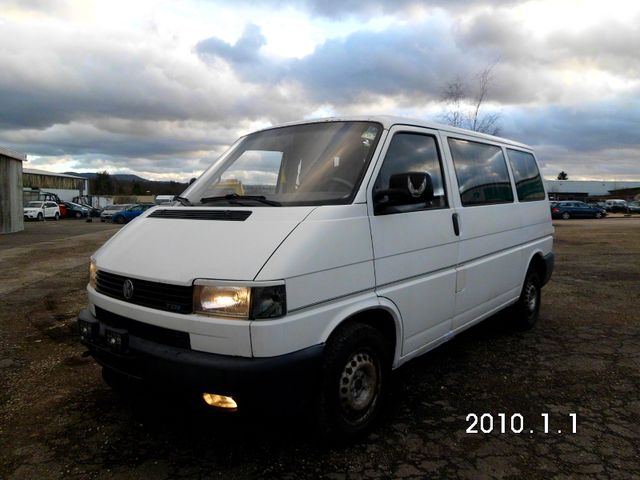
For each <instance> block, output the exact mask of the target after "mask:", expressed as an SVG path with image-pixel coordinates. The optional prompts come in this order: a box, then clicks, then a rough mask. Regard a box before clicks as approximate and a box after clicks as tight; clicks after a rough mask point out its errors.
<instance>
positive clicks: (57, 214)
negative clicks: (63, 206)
mask: <svg viewBox="0 0 640 480" xmlns="http://www.w3.org/2000/svg"><path fill="white" fill-rule="evenodd" d="M53 219H54V220H55V221H56V222H57V221H58V220H60V214H59V213H58V212H56V214H55V215H54V216H53Z"/></svg>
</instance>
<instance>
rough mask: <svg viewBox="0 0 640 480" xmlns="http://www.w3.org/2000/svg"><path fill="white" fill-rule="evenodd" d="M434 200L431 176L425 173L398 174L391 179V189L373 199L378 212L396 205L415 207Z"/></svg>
mask: <svg viewBox="0 0 640 480" xmlns="http://www.w3.org/2000/svg"><path fill="white" fill-rule="evenodd" d="M431 200H433V182H432V180H431V175H429V174H428V173H425V172H407V173H396V174H395V175H391V178H390V179H389V188H388V189H387V190H380V191H378V192H376V193H375V195H374V197H373V201H374V208H375V209H376V211H380V210H385V209H386V208H387V207H393V206H396V205H413V204H416V203H427V202H430V201H431Z"/></svg>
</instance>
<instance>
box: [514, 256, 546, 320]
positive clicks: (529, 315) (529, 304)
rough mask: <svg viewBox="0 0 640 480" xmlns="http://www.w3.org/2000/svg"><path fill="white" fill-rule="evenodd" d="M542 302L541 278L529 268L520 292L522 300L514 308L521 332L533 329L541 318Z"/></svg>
mask: <svg viewBox="0 0 640 480" xmlns="http://www.w3.org/2000/svg"><path fill="white" fill-rule="evenodd" d="M541 300H542V286H541V285H540V276H539V275H538V272H536V270H535V269H533V268H529V270H528V271H527V275H526V277H525V279H524V285H523V286H522V291H521V292H520V298H519V299H518V303H516V304H515V307H514V313H515V316H516V325H517V326H518V328H520V329H521V330H529V329H530V328H533V326H534V325H535V324H536V322H537V321H538V317H539V316H540V302H541Z"/></svg>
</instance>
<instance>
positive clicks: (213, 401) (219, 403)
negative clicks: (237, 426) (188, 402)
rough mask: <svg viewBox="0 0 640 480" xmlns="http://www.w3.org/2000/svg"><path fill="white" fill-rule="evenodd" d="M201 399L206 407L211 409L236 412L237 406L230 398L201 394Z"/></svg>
mask: <svg viewBox="0 0 640 480" xmlns="http://www.w3.org/2000/svg"><path fill="white" fill-rule="evenodd" d="M202 399H203V400H204V401H205V402H206V404H207V405H211V406H212V407H217V408H223V409H224V410H237V408H238V404H237V403H236V401H235V400H234V399H233V398H232V397H225V396H224V395H217V394H215V393H203V394H202Z"/></svg>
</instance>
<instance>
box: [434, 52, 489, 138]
mask: <svg viewBox="0 0 640 480" xmlns="http://www.w3.org/2000/svg"><path fill="white" fill-rule="evenodd" d="M495 66H496V63H492V64H491V65H489V66H488V67H487V68H485V69H484V70H483V71H482V72H480V74H479V75H478V76H477V77H476V79H475V80H476V81H477V85H476V86H475V88H474V89H471V90H470V89H469V87H468V86H467V85H466V84H465V82H464V81H463V80H462V79H461V78H460V77H459V76H458V77H456V78H455V79H453V80H451V81H450V82H447V83H446V84H445V86H444V88H443V89H442V101H443V102H444V104H445V105H446V110H445V112H444V113H443V114H442V115H441V120H442V121H443V122H444V123H446V124H448V125H452V126H454V127H461V128H468V129H469V130H474V131H476V132H481V133H488V134H490V135H498V133H499V132H500V125H499V121H500V114H499V113H496V112H494V113H484V112H483V107H484V104H485V102H486V100H487V97H488V94H489V89H490V87H491V84H492V82H493V68H494V67H495Z"/></svg>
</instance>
